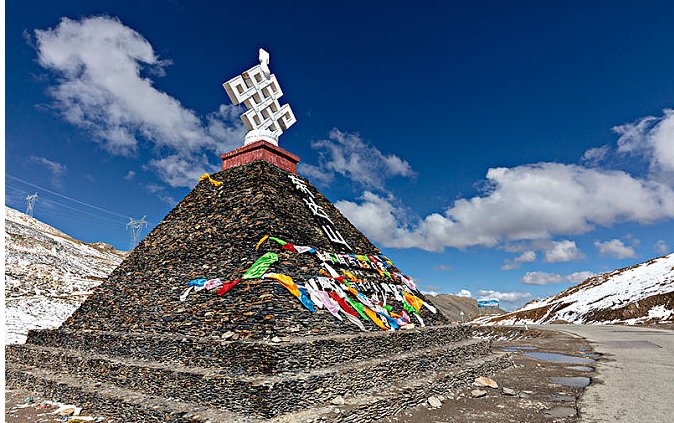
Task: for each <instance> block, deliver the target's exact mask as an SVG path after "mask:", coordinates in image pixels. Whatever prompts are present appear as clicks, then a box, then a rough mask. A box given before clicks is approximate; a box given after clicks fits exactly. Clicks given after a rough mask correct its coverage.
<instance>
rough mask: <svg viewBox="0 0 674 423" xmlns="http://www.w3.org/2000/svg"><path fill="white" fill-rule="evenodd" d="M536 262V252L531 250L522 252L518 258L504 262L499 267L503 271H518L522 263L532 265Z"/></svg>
mask: <svg viewBox="0 0 674 423" xmlns="http://www.w3.org/2000/svg"><path fill="white" fill-rule="evenodd" d="M534 261H536V252H535V251H533V250H528V251H524V252H523V253H522V254H520V255H519V256H517V257H515V258H514V259H513V260H506V261H505V264H504V265H503V266H502V267H501V269H503V270H514V269H519V268H520V266H521V265H522V263H533V262H534Z"/></svg>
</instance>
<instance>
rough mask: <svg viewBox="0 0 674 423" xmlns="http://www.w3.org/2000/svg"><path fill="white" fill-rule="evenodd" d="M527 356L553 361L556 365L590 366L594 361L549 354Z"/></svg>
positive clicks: (534, 353) (533, 353)
mask: <svg viewBox="0 0 674 423" xmlns="http://www.w3.org/2000/svg"><path fill="white" fill-rule="evenodd" d="M524 355H525V356H527V357H530V358H535V359H536V360H545V361H552V362H554V363H569V364H590V363H594V360H592V359H591V358H587V357H576V356H573V355H566V354H558V353H547V352H528V353H524Z"/></svg>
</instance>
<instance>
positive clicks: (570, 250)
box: [544, 239, 584, 263]
mask: <svg viewBox="0 0 674 423" xmlns="http://www.w3.org/2000/svg"><path fill="white" fill-rule="evenodd" d="M583 257H584V256H583V253H581V252H580V250H579V249H578V247H577V246H576V243H575V242H574V241H570V240H568V239H565V240H562V241H553V242H552V246H551V248H550V249H548V250H547V251H545V258H544V261H545V262H547V263H559V262H566V261H572V260H580V259H582V258H583Z"/></svg>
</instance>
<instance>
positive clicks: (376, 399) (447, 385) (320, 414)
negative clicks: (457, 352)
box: [269, 353, 513, 423]
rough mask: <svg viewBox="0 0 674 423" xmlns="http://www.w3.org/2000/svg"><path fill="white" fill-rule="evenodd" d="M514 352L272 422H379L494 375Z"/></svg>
mask: <svg viewBox="0 0 674 423" xmlns="http://www.w3.org/2000/svg"><path fill="white" fill-rule="evenodd" d="M512 364H513V363H512V361H511V359H510V354H508V353H494V354H490V355H488V356H483V357H478V358H475V359H472V360H469V361H466V362H465V363H463V364H462V365H461V366H457V367H454V368H451V369H441V370H440V371H433V372H427V373H424V374H421V375H419V376H418V377H415V378H409V379H407V380H403V381H399V382H398V383H396V384H395V385H394V386H392V387H390V388H388V389H380V390H377V391H376V392H371V393H368V394H364V395H356V396H352V395H348V394H346V395H344V397H343V398H344V404H343V405H335V404H332V403H325V404H323V405H321V406H318V407H313V408H309V409H305V410H302V411H299V412H293V413H286V414H282V415H279V416H276V417H274V418H272V419H270V420H269V422H270V423H290V422H293V423H294V422H309V421H311V422H314V421H321V422H340V423H341V422H365V421H366V422H376V421H381V420H383V419H385V418H387V417H391V416H394V415H397V414H399V413H400V412H402V411H403V410H405V409H408V408H411V407H415V406H417V405H420V404H423V403H425V402H426V401H427V400H428V398H429V397H430V396H432V395H435V396H437V395H445V394H447V393H448V391H449V390H450V389H453V388H457V387H467V386H469V385H471V384H472V383H473V381H474V380H475V378H476V377H478V376H483V375H493V374H494V373H496V372H498V371H499V370H503V369H505V368H508V367H510V366H512Z"/></svg>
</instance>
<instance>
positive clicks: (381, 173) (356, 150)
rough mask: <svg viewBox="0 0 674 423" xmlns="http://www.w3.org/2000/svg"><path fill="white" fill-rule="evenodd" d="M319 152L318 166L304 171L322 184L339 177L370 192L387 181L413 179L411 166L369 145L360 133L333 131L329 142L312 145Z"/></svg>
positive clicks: (308, 167) (306, 166)
mask: <svg viewBox="0 0 674 423" xmlns="http://www.w3.org/2000/svg"><path fill="white" fill-rule="evenodd" d="M311 147H312V148H314V149H316V150H318V154H319V159H318V165H310V164H300V172H301V173H303V174H304V175H306V176H308V177H310V178H312V179H313V180H315V181H317V182H319V183H327V182H330V181H332V180H333V179H334V176H335V175H336V174H339V175H342V176H344V177H346V178H348V179H350V180H351V181H353V183H354V184H356V185H358V186H361V187H363V188H366V189H379V190H383V189H384V182H385V181H386V180H387V179H389V178H391V177H394V176H403V177H410V176H413V175H414V171H413V170H412V167H411V166H410V164H409V163H408V162H407V161H405V160H403V159H401V158H400V157H398V156H396V155H394V154H384V153H382V152H381V151H379V149H377V148H376V147H374V146H373V145H370V144H368V143H367V142H365V141H364V140H363V139H362V138H361V137H360V135H359V134H350V133H347V132H342V131H340V130H339V129H333V130H332V131H330V133H329V134H328V139H327V140H318V141H313V142H312V143H311Z"/></svg>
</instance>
